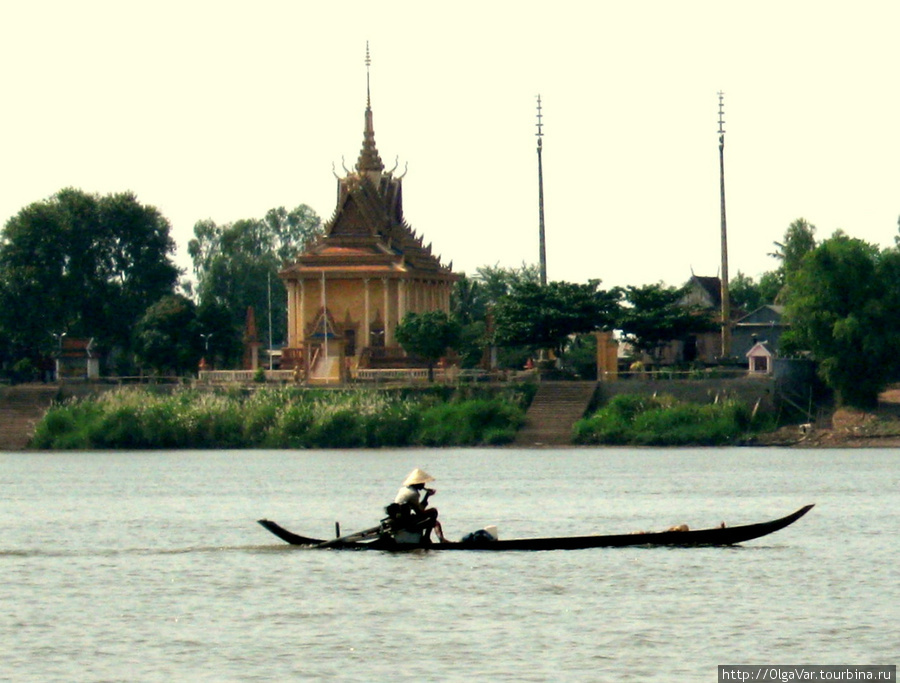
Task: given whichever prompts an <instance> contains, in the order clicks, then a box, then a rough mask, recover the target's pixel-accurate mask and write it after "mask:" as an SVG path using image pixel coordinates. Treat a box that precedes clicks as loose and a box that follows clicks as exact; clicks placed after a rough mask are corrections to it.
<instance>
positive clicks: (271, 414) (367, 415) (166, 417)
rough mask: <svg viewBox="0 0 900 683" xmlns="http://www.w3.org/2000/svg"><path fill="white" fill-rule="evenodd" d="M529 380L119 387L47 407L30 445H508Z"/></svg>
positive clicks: (82, 447)
mask: <svg viewBox="0 0 900 683" xmlns="http://www.w3.org/2000/svg"><path fill="white" fill-rule="evenodd" d="M535 391H536V387H535V386H534V385H528V384H522V385H510V386H509V387H505V388H503V389H488V388H481V387H478V386H472V387H465V388H454V387H429V388H421V389H373V390H363V391H360V390H353V389H350V390H341V389H302V388H294V387H288V388H275V389H269V388H265V389H259V390H249V389H245V388H238V387H235V388H232V389H224V390H218V391H198V390H195V389H177V390H175V391H173V392H171V393H153V392H148V391H144V390H141V389H134V388H127V389H117V390H115V391H110V392H106V393H103V394H99V395H93V396H87V397H84V398H78V399H74V398H73V399H68V400H66V401H64V402H62V403H58V404H56V405H54V406H52V407H51V408H50V409H49V410H48V411H47V413H46V414H45V415H44V417H43V418H42V419H41V420H40V421H39V422H38V424H37V426H36V427H35V431H34V436H33V437H32V440H31V448H36V449H41V450H88V449H205V448H209V449H217V448H383V447H404V446H432V447H440V446H492V445H501V444H506V443H509V442H511V441H512V440H513V439H514V438H515V435H516V431H517V430H518V428H519V427H520V426H521V425H522V423H523V422H524V419H525V410H526V409H527V406H528V404H529V403H530V401H531V399H532V397H533V396H534V392H535Z"/></svg>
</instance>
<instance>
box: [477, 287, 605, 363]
mask: <svg viewBox="0 0 900 683" xmlns="http://www.w3.org/2000/svg"><path fill="white" fill-rule="evenodd" d="M619 296H620V295H619V291H618V290H616V289H614V290H611V291H606V290H602V289H600V281H599V280H591V281H590V282H588V283H587V284H575V283H571V282H550V283H548V284H547V285H544V286H541V285H540V284H537V283H533V282H524V283H521V284H516V285H514V286H513V287H512V290H511V291H510V293H509V294H508V295H507V296H505V297H502V298H501V299H500V300H499V301H498V302H497V306H496V310H495V330H494V343H496V344H497V345H499V346H521V345H526V346H531V347H533V348H551V349H554V350H555V351H556V352H557V355H559V354H561V352H562V349H563V347H564V346H565V343H566V341H567V339H568V337H569V335H572V334H582V333H586V332H593V331H594V330H600V329H604V328H608V327H610V326H612V325H613V323H614V322H615V320H616V317H617V315H618V312H619V303H618V301H619Z"/></svg>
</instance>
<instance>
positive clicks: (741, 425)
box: [573, 395, 771, 446]
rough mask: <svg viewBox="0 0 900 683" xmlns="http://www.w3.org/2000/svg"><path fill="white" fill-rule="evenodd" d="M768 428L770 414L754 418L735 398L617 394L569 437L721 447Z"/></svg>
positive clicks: (600, 441) (615, 442) (602, 441)
mask: <svg viewBox="0 0 900 683" xmlns="http://www.w3.org/2000/svg"><path fill="white" fill-rule="evenodd" d="M770 428H771V425H770V424H769V420H768V418H766V417H763V416H753V415H752V413H751V411H750V409H749V408H748V407H747V406H746V405H744V404H742V403H739V402H737V401H732V400H725V401H722V402H719V403H714V404H698V403H683V402H680V401H678V400H676V399H675V398H673V397H672V396H654V397H646V396H632V395H620V396H616V397H614V398H613V399H612V400H610V402H609V403H608V404H607V405H606V406H604V407H603V408H601V409H600V410H598V411H597V412H595V413H594V414H593V415H591V416H589V417H586V418H584V419H582V420H580V421H578V422H577V423H576V424H575V427H574V429H573V439H574V441H575V442H576V443H581V444H607V445H624V444H630V445H641V446H720V445H726V444H733V443H739V442H741V441H742V440H743V439H744V438H746V437H748V436H749V435H751V434H753V433H758V432H760V431H765V430H767V429H770Z"/></svg>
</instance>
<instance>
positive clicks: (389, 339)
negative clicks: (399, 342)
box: [381, 277, 394, 346]
mask: <svg viewBox="0 0 900 683" xmlns="http://www.w3.org/2000/svg"><path fill="white" fill-rule="evenodd" d="M381 286H382V288H383V289H384V345H385V346H393V344H394V330H393V327H392V326H391V316H390V310H391V300H390V298H389V295H388V279H387V278H386V277H383V278H381Z"/></svg>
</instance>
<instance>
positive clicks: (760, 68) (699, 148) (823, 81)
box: [0, 0, 900, 286]
mask: <svg viewBox="0 0 900 683" xmlns="http://www.w3.org/2000/svg"><path fill="white" fill-rule="evenodd" d="M898 26H900V4H898V3H896V2H888V1H885V2H866V1H865V0H863V1H861V2H860V1H857V2H854V3H852V4H851V3H822V2H790V1H782V2H766V1H762V2H759V1H757V2H754V3H736V2H727V1H724V0H718V1H716V2H677V3H676V2H671V1H665V2H655V1H648V2H621V1H620V0H618V1H616V2H609V1H597V2H555V3H554V2H541V3H538V2H487V1H485V0H480V1H478V2H468V1H461V2H454V3H436V2H398V1H391V2H383V3H374V2H357V1H355V0H344V1H343V2H299V1H293V2H288V1H284V0H281V1H272V2H263V1H261V2H255V3H250V2H240V3H238V2H228V1H223V0H219V1H217V2H191V1H190V0H182V1H180V2H169V1H159V0H154V1H153V2H146V1H142V0H134V1H130V2H129V1H124V0H115V1H111V2H100V1H97V0H78V1H77V2H75V1H64V2H63V1H60V2H42V1H40V0H31V1H29V2H22V1H21V0H0V63H2V65H3V66H2V67H0V93H2V97H3V101H2V106H0V221H2V222H3V223H5V222H6V220H7V219H8V218H10V217H11V216H13V215H15V214H16V213H17V212H18V211H19V210H20V209H21V208H23V207H24V206H26V205H28V204H30V203H32V202H35V201H40V200H42V199H45V198H47V197H49V196H51V195H52V194H54V193H55V192H57V191H58V190H60V189H62V188H63V187H68V186H73V187H77V188H80V189H82V190H85V191H87V192H92V193H99V194H107V193H111V192H120V191H125V190H131V191H133V192H135V193H136V195H137V197H138V199H139V201H141V202H142V203H144V204H149V205H152V206H156V207H157V208H158V209H159V210H160V211H161V212H162V214H163V215H164V216H166V217H167V218H168V219H169V221H170V222H171V224H172V228H173V236H174V238H175V240H176V241H177V243H178V247H179V253H178V257H177V260H178V262H179V264H180V265H182V266H188V265H189V264H190V260H189V258H188V256H187V242H188V240H189V239H190V238H191V236H192V234H193V226H194V224H195V223H196V222H197V221H198V220H201V219H205V218H212V219H213V220H215V221H217V222H219V223H224V222H228V221H234V220H238V219H241V218H254V217H257V218H258V217H262V216H263V215H264V214H265V212H266V211H267V210H268V209H270V208H273V207H276V206H285V207H287V208H293V207H294V206H296V205H298V204H301V203H304V204H309V205H310V206H311V207H312V208H313V209H315V211H316V212H317V213H319V215H320V216H322V218H323V220H325V219H327V218H329V217H330V216H331V214H332V212H333V211H334V206H335V196H336V180H335V178H334V176H333V174H332V165H334V168H336V169H337V171H338V173H339V174H343V170H342V168H341V163H342V158H343V159H344V163H346V165H347V167H351V166H352V165H353V164H355V162H356V159H357V156H358V154H359V149H360V146H361V144H362V133H363V124H364V120H363V114H364V109H365V97H366V69H365V49H366V41H367V40H368V41H369V44H370V49H371V58H372V66H371V85H372V108H373V112H374V122H375V139H376V142H377V146H378V150H379V152H380V153H381V156H382V159H383V160H384V162H385V164H386V166H387V167H388V169H390V168H391V167H392V166H393V165H394V160H395V159H396V158H399V167H398V170H397V172H398V173H400V172H402V171H403V170H404V168H405V169H407V175H406V177H405V179H404V202H405V203H404V207H405V215H406V219H407V221H408V222H409V224H410V225H411V226H412V227H413V228H415V229H416V230H417V231H418V232H419V233H420V234H423V235H424V237H425V241H426V242H429V241H430V242H432V243H433V246H434V250H435V252H436V253H438V254H440V255H441V256H442V257H443V259H444V261H445V262H449V261H452V262H453V265H454V269H455V270H457V271H465V272H468V273H472V272H474V270H475V269H476V268H478V267H479V266H482V265H494V264H499V265H501V266H519V265H521V264H522V263H523V262H528V263H536V262H537V260H538V184H537V154H536V151H535V150H536V138H535V136H534V133H535V122H536V118H535V114H536V111H535V107H536V95H537V94H538V93H540V94H541V97H542V101H543V114H544V118H543V122H544V152H543V158H544V197H545V216H546V234H547V261H548V276H549V278H550V279H551V280H568V281H573V282H583V281H586V280H587V279H589V278H599V279H601V280H603V282H604V285H605V286H612V285H624V284H644V283H650V282H658V281H663V282H665V283H667V284H681V283H682V282H684V281H685V280H686V279H687V278H688V277H689V276H690V274H691V271H692V269H693V272H695V273H696V274H698V275H716V274H717V273H718V271H719V261H720V241H719V231H720V213H719V158H718V135H717V132H716V131H717V127H718V123H717V119H718V97H717V92H718V91H719V90H722V91H724V92H725V121H726V123H725V128H726V131H727V132H726V144H725V172H726V201H727V218H728V237H729V272H730V274H731V275H732V276H734V275H735V274H736V273H737V271H738V270H741V271H743V272H744V273H746V274H748V275H751V276H754V277H758V276H759V275H760V274H761V273H762V272H764V271H766V270H770V269H772V268H773V267H774V266H775V262H774V261H773V260H772V259H771V258H769V257H768V256H767V254H768V253H769V252H771V251H772V242H773V241H774V240H777V239H780V237H781V236H782V235H783V234H784V231H785V228H787V226H788V224H789V223H790V222H791V221H793V220H794V219H796V218H799V217H804V218H806V219H807V220H809V221H810V222H812V223H814V224H815V225H816V226H817V227H818V235H819V236H820V237H826V236H828V235H830V234H831V233H832V232H833V231H834V230H835V229H837V228H842V229H844V230H845V231H846V232H847V233H849V234H850V235H851V236H854V237H859V238H862V239H865V240H868V241H870V242H874V243H876V244H879V245H882V246H887V245H892V244H893V240H894V236H895V235H896V234H897V219H898V215H900V126H898V122H900V87H898V85H897V83H898V66H900V60H898V57H897V54H898V52H897V50H898V41H897V28H898Z"/></svg>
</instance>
